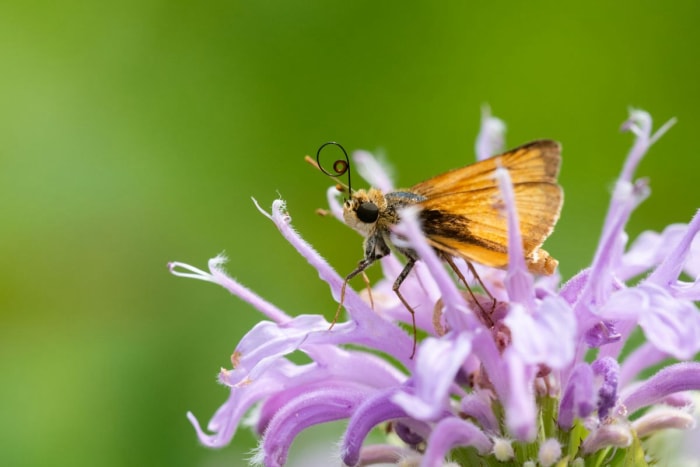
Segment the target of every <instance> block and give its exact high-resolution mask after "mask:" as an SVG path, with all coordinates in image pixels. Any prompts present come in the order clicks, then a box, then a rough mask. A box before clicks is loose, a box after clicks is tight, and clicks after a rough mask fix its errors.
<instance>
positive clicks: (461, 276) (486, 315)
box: [443, 255, 496, 326]
mask: <svg viewBox="0 0 700 467" xmlns="http://www.w3.org/2000/svg"><path fill="white" fill-rule="evenodd" d="M443 259H444V260H445V262H446V263H447V264H449V265H450V267H451V268H452V270H453V271H454V272H455V274H457V277H458V278H459V280H461V281H462V283H463V284H464V285H465V287H466V288H467V292H469V295H470V296H471V298H472V300H474V303H476V306H478V307H479V308H480V309H481V312H482V313H483V316H484V318H485V319H486V320H488V321H491V318H490V316H491V314H492V313H493V310H495V309H496V299H495V298H494V296H493V295H491V292H489V289H487V288H486V285H484V283H483V282H482V280H481V277H479V274H477V273H476V269H474V266H473V265H472V263H470V262H469V261H466V263H467V266H468V267H469V271H471V273H472V274H473V275H474V277H475V278H476V280H477V281H478V282H479V284H480V285H481V287H482V288H483V289H484V292H486V295H488V296H489V298H490V299H491V300H492V304H491V312H490V313H487V312H486V310H484V308H483V307H482V306H481V302H479V300H477V298H476V295H474V292H473V291H472V288H471V287H469V284H468V283H467V279H466V278H465V277H464V274H462V271H460V270H459V268H458V267H457V265H456V264H455V262H454V260H453V259H452V257H451V256H448V255H444V256H443ZM491 325H492V326H493V323H492V322H491Z"/></svg>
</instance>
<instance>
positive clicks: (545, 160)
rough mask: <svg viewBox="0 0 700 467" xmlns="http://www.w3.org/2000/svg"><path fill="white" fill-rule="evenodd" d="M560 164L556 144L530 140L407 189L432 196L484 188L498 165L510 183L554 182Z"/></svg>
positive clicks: (559, 154) (557, 145) (491, 178)
mask: <svg viewBox="0 0 700 467" xmlns="http://www.w3.org/2000/svg"><path fill="white" fill-rule="evenodd" d="M560 163H561V146H560V145H559V143H557V142H556V141H552V140H539V141H533V142H531V143H528V144H525V145H523V146H520V147H517V148H515V149H513V150H511V151H508V152H506V153H503V154H501V155H498V156H494V157H491V158H489V159H484V160H482V161H479V162H476V163H474V164H471V165H468V166H466V167H462V168H459V169H455V170H451V171H449V172H445V173H443V174H441V175H438V176H436V177H433V178H431V179H429V180H426V181H424V182H422V183H419V184H417V185H415V186H414V187H412V188H411V190H410V191H412V192H414V193H418V194H419V195H422V196H425V197H426V198H433V197H436V196H440V195H452V194H454V193H458V192H462V191H472V190H479V189H482V188H488V187H491V186H493V184H494V181H493V171H494V170H495V169H496V167H498V166H501V167H505V168H506V169H508V171H509V172H510V177H511V179H513V181H514V182H515V181H516V180H517V181H519V182H522V183H525V182H546V183H554V184H556V183H557V175H558V174H559V166H560Z"/></svg>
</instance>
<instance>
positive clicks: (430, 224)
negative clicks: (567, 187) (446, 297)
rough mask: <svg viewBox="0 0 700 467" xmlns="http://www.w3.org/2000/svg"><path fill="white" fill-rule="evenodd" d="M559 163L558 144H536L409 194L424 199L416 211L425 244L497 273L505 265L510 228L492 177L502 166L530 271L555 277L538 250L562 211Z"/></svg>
mask: <svg viewBox="0 0 700 467" xmlns="http://www.w3.org/2000/svg"><path fill="white" fill-rule="evenodd" d="M560 163H561V146H560V145H559V143H557V142H555V141H550V140H541V141H534V142H532V143H529V144H526V145H524V146H520V147H518V148H516V149H513V150H512V151H509V152H506V153H504V154H501V155H499V156H494V157H492V158H490V159H485V160H483V161H480V162H477V163H475V164H472V165H469V166H466V167H463V168H460V169H456V170H452V171H450V172H446V173H444V174H442V175H438V176H437V177H434V178H431V179H430V180H426V181H424V182H422V183H419V184H418V185H416V186H414V187H413V188H411V190H410V191H412V192H415V193H418V194H419V195H421V196H424V197H426V198H427V199H426V200H425V201H421V202H420V203H419V206H420V207H421V208H422V211H421V219H422V221H423V230H424V231H425V234H426V236H427V237H428V240H429V242H430V243H431V244H432V246H433V247H434V248H436V249H438V250H440V251H443V252H445V253H447V254H449V255H451V256H458V257H462V258H464V259H466V260H467V261H474V262H477V263H481V264H484V265H487V266H495V267H505V266H506V265H507V264H508V223H507V220H506V217H505V215H504V212H503V201H502V198H501V192H500V189H499V188H498V184H497V182H496V179H495V177H494V175H495V170H496V168H497V167H499V166H501V167H504V168H506V169H508V171H509V173H510V178H511V180H512V182H513V191H514V193H515V204H516V207H517V210H518V219H519V222H520V233H521V236H522V239H523V248H524V250H525V260H526V262H527V264H528V267H529V269H530V270H531V271H532V272H536V273H542V274H551V273H553V272H554V269H555V268H556V265H557V261H556V260H555V259H553V258H552V257H550V256H549V254H548V253H547V252H546V251H544V250H542V249H540V246H541V245H542V243H543V242H544V241H545V239H546V238H547V237H548V236H549V234H551V233H552V229H553V228H554V224H555V223H556V221H557V219H558V218H559V212H560V211H561V205H562V199H563V193H562V189H561V187H560V186H559V185H558V184H557V175H558V173H559V166H560Z"/></svg>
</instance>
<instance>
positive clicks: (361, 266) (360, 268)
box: [328, 257, 378, 331]
mask: <svg viewBox="0 0 700 467" xmlns="http://www.w3.org/2000/svg"><path fill="white" fill-rule="evenodd" d="M377 259H378V258H375V257H371V258H365V259H363V260H362V261H360V262H359V263H358V264H357V267H356V268H355V270H354V271H353V272H351V273H350V274H348V275H347V276H346V277H345V280H344V281H343V286H342V287H341V288H340V302H339V303H338V309H337V310H335V316H334V317H333V321H332V322H331V325H330V327H329V328H328V330H329V331H330V330H331V329H333V326H335V323H337V322H338V317H339V316H340V311H341V310H342V309H343V303H345V289H346V288H347V286H348V282H349V281H350V279H352V278H353V277H355V276H356V275H358V274H363V275H364V271H365V269H367V268H368V267H370V266H371V265H372V263H374V262H375V261H376V260H377ZM365 277H367V276H365ZM367 284H368V287H369V280H367Z"/></svg>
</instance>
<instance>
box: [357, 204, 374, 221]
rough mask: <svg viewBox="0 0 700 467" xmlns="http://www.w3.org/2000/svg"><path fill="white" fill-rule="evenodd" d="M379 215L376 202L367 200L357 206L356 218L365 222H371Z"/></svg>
mask: <svg viewBox="0 0 700 467" xmlns="http://www.w3.org/2000/svg"><path fill="white" fill-rule="evenodd" d="M378 217H379V208H378V207H377V205H376V204H374V203H372V202H370V201H367V202H366V203H362V204H360V206H359V207H358V208H357V218H358V219H360V220H361V221H362V222H364V223H365V224H371V223H373V222H375V221H376V220H377V218H378Z"/></svg>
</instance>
